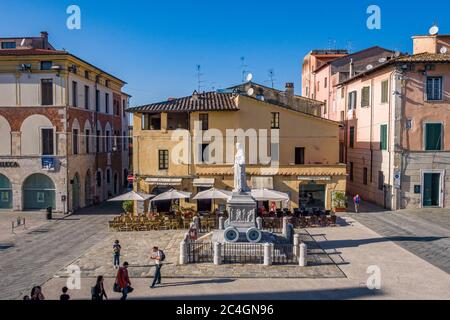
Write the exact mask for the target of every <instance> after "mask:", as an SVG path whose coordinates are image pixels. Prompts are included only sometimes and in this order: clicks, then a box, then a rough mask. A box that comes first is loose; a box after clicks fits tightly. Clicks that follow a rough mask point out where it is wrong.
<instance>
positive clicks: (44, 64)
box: [41, 61, 53, 70]
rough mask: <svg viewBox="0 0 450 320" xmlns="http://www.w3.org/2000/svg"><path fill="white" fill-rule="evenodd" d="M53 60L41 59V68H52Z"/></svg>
mask: <svg viewBox="0 0 450 320" xmlns="http://www.w3.org/2000/svg"><path fill="white" fill-rule="evenodd" d="M52 66H53V62H52V61H41V70H52Z"/></svg>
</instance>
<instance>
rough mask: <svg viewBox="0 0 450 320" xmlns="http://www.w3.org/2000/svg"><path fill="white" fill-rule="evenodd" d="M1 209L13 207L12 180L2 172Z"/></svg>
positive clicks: (0, 188) (0, 179)
mask: <svg viewBox="0 0 450 320" xmlns="http://www.w3.org/2000/svg"><path fill="white" fill-rule="evenodd" d="M0 209H12V187H11V182H10V181H9V179H8V178H7V177H6V176H4V175H2V174H0Z"/></svg>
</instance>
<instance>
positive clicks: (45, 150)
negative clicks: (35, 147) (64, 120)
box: [41, 129, 55, 156]
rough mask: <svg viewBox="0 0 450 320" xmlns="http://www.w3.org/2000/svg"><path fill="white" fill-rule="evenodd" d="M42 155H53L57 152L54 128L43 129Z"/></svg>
mask: <svg viewBox="0 0 450 320" xmlns="http://www.w3.org/2000/svg"><path fill="white" fill-rule="evenodd" d="M41 138H42V155H43V156H51V155H53V154H54V153H55V150H54V142H53V139H54V136H53V129H41Z"/></svg>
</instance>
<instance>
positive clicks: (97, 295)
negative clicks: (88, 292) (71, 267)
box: [92, 276, 108, 300]
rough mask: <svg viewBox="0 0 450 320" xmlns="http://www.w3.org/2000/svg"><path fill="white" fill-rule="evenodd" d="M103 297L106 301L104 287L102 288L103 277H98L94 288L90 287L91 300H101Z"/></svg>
mask: <svg viewBox="0 0 450 320" xmlns="http://www.w3.org/2000/svg"><path fill="white" fill-rule="evenodd" d="M103 297H105V299H106V300H108V296H107V295H106V292H105V287H104V286H103V276H98V277H97V282H96V284H95V286H94V287H92V300H103Z"/></svg>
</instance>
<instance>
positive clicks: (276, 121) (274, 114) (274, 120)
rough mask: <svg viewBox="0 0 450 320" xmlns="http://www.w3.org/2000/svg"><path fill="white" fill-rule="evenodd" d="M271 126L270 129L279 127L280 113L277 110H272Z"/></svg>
mask: <svg viewBox="0 0 450 320" xmlns="http://www.w3.org/2000/svg"><path fill="white" fill-rule="evenodd" d="M271 128H272V129H280V113H279V112H272V122H271Z"/></svg>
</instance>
